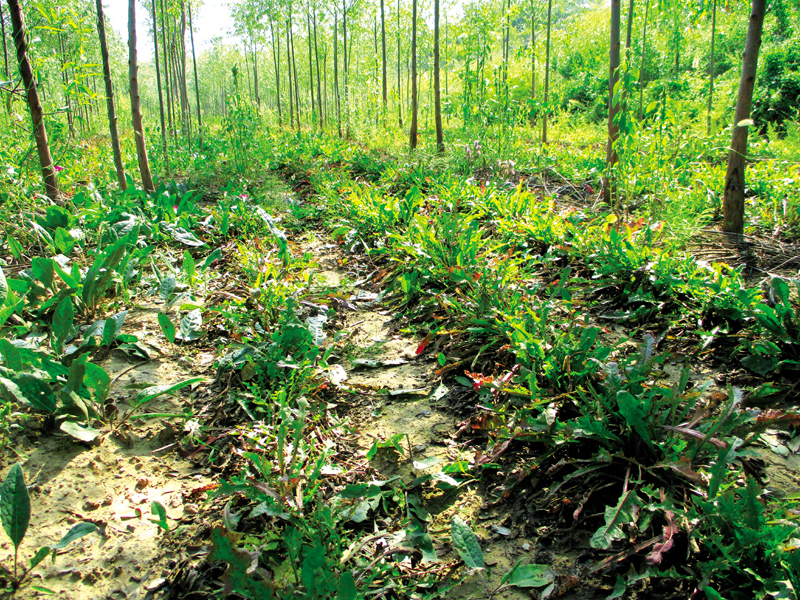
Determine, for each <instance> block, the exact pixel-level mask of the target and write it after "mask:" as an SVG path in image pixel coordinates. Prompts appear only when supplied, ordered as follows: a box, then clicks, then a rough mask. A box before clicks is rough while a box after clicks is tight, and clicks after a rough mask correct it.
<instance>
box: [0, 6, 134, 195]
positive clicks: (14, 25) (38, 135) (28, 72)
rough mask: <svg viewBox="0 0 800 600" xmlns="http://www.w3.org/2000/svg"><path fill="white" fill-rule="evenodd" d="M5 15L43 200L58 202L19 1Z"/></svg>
mask: <svg viewBox="0 0 800 600" xmlns="http://www.w3.org/2000/svg"><path fill="white" fill-rule="evenodd" d="M131 1H133V0H131ZM8 12H9V14H10V16H11V32H12V38H13V40H14V47H15V48H16V50H17V62H18V63H19V74H20V77H21V78H22V84H23V85H24V86H25V97H26V98H27V101H28V109H29V110H30V113H31V121H32V123H33V136H34V138H35V139H36V151H37V153H38V154H39V166H40V167H41V170H42V178H43V179H44V188H45V191H46V193H47V196H48V197H49V198H50V199H51V200H53V201H58V200H59V196H60V193H59V189H58V181H57V180H56V170H55V165H54V164H53V157H52V155H51V154H50V144H49V142H48V140H47V129H46V128H45V124H44V117H43V111H42V103H41V101H40V100H39V91H38V89H37V85H36V79H35V78H34V76H33V69H32V68H31V63H30V61H29V60H28V45H27V42H26V41H25V22H24V20H23V16H22V7H21V6H20V3H19V0H8Z"/></svg>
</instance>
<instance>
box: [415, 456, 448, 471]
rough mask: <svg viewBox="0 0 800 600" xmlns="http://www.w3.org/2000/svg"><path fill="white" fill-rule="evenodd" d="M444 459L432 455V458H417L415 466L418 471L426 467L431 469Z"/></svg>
mask: <svg viewBox="0 0 800 600" xmlns="http://www.w3.org/2000/svg"><path fill="white" fill-rule="evenodd" d="M440 462H442V459H441V458H439V457H438V456H431V457H430V458H424V459H422V460H415V461H414V468H415V469H416V470H417V471H424V470H425V469H430V468H431V467H435V466H436V465H438V464H439V463H440Z"/></svg>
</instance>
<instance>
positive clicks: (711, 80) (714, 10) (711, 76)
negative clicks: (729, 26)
mask: <svg viewBox="0 0 800 600" xmlns="http://www.w3.org/2000/svg"><path fill="white" fill-rule="evenodd" d="M712 4H713V6H712V9H711V64H710V65H709V67H708V108H707V111H706V133H707V134H708V135H711V109H712V108H713V106H714V38H715V37H716V33H717V0H712Z"/></svg>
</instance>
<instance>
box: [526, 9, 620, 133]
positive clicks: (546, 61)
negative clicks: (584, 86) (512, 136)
mask: <svg viewBox="0 0 800 600" xmlns="http://www.w3.org/2000/svg"><path fill="white" fill-rule="evenodd" d="M612 2H614V0H612ZM616 2H617V4H619V0H616ZM552 15H553V0H547V43H546V44H545V52H544V56H545V59H544V114H543V115H542V144H546V143H547V111H548V110H549V107H548V106H547V102H548V99H549V97H550V25H551V23H552ZM617 52H618V53H619V48H618V49H617Z"/></svg>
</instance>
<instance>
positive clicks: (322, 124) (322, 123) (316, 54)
mask: <svg viewBox="0 0 800 600" xmlns="http://www.w3.org/2000/svg"><path fill="white" fill-rule="evenodd" d="M313 18H314V59H315V62H316V65H317V105H318V106H319V129H320V131H322V130H323V129H324V128H325V111H324V110H323V108H322V78H321V77H320V72H319V46H318V44H317V8H316V6H314V7H313ZM325 95H326V97H327V85H326V87H325Z"/></svg>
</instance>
